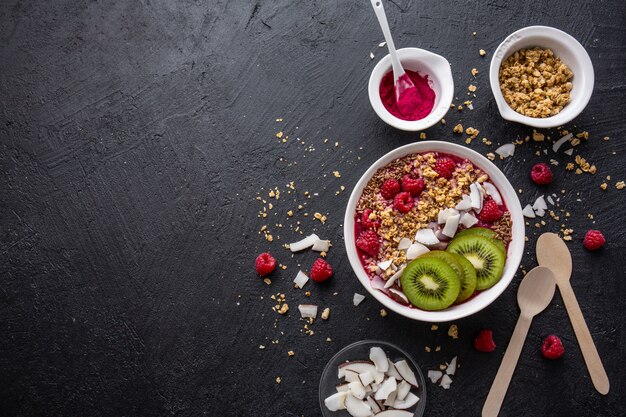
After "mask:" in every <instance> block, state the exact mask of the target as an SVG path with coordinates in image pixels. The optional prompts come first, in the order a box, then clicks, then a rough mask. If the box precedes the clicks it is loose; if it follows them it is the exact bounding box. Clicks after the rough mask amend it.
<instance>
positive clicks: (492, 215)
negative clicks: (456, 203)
mask: <svg viewBox="0 0 626 417" xmlns="http://www.w3.org/2000/svg"><path fill="white" fill-rule="evenodd" d="M478 218H479V219H480V221H482V222H485V223H493V222H497V221H498V220H500V219H501V218H502V210H500V209H499V208H498V204H497V203H496V202H495V201H493V200H487V201H485V204H483V209H482V210H481V211H480V214H479V215H478Z"/></svg>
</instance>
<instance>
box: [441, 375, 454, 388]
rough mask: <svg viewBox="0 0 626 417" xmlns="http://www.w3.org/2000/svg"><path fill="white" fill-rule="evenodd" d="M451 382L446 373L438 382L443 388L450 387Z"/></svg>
mask: <svg viewBox="0 0 626 417" xmlns="http://www.w3.org/2000/svg"><path fill="white" fill-rule="evenodd" d="M451 384H452V378H450V377H449V376H448V375H444V376H443V378H441V382H440V383H439V386H440V387H442V388H443V389H450V385H451Z"/></svg>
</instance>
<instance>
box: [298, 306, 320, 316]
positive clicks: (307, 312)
mask: <svg viewBox="0 0 626 417" xmlns="http://www.w3.org/2000/svg"><path fill="white" fill-rule="evenodd" d="M298 310H300V317H302V318H303V319H308V318H313V319H314V318H315V317H317V306H316V305H313V304H300V305H299V306H298Z"/></svg>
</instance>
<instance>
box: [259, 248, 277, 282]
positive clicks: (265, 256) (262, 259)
mask: <svg viewBox="0 0 626 417" xmlns="http://www.w3.org/2000/svg"><path fill="white" fill-rule="evenodd" d="M255 267H256V272H257V274H259V275H261V276H265V275H268V274H271V273H272V271H273V270H274V268H276V259H274V257H273V256H272V255H271V254H270V253H269V252H265V253H262V254H260V255H259V256H257V257H256V261H255Z"/></svg>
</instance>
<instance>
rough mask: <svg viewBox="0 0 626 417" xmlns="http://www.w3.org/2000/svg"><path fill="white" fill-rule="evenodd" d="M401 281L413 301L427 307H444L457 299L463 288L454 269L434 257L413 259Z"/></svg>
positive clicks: (430, 308)
mask: <svg viewBox="0 0 626 417" xmlns="http://www.w3.org/2000/svg"><path fill="white" fill-rule="evenodd" d="M400 283H401V284H402V292H404V294H405V295H406V297H407V298H408V299H409V301H410V302H411V304H413V305H414V306H415V307H419V308H421V309H423V310H443V309H444V308H447V307H449V306H450V305H452V303H454V301H455V300H456V299H457V297H458V296H459V292H460V291H461V281H460V280H459V277H458V275H457V273H456V272H455V271H454V269H452V267H451V266H450V265H448V263H447V262H446V261H443V260H441V259H438V258H434V257H419V258H417V259H415V260H413V261H411V263H409V264H408V265H407V266H406V268H405V269H404V272H403V273H402V277H401V278H400Z"/></svg>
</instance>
